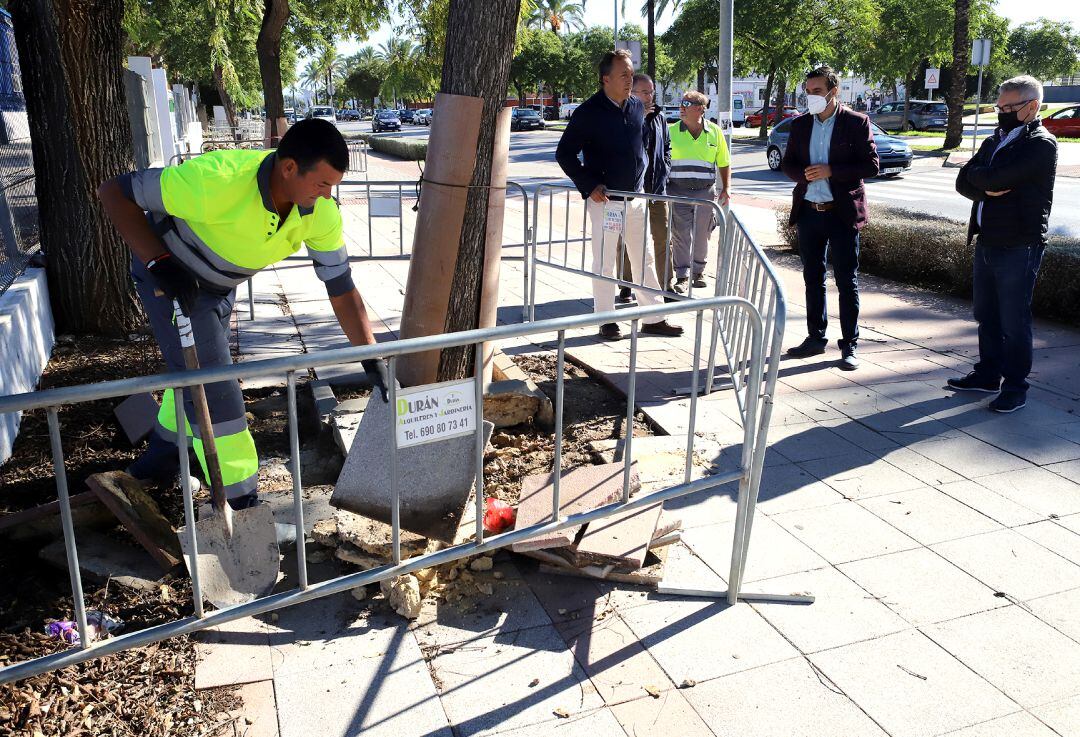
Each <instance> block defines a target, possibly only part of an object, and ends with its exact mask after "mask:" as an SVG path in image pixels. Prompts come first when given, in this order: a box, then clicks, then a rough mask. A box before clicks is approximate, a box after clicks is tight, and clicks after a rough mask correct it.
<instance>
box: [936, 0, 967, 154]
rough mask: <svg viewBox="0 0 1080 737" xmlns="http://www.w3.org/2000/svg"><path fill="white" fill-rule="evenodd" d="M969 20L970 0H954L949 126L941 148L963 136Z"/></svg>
mask: <svg viewBox="0 0 1080 737" xmlns="http://www.w3.org/2000/svg"><path fill="white" fill-rule="evenodd" d="M970 20H971V0H956V9H955V18H954V20H953V60H952V69H951V74H950V75H949V89H948V91H947V92H946V93H945V99H946V101H947V102H948V103H949V126H948V129H947V130H946V131H945V144H944V145H943V146H942V148H956V147H957V146H959V145H960V143H961V141H962V140H963V138H964V97H965V96H966V95H965V93H966V92H967V70H968V53H969V49H970V46H971V42H970V40H969V35H970V34H969V33H968V28H969V26H970Z"/></svg>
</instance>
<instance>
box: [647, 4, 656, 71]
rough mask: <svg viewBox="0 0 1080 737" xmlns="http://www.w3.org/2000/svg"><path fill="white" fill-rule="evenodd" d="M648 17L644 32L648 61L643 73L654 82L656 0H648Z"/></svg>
mask: <svg viewBox="0 0 1080 737" xmlns="http://www.w3.org/2000/svg"><path fill="white" fill-rule="evenodd" d="M648 4H649V7H648V13H647V15H648V19H647V20H646V24H647V26H646V29H647V30H646V33H648V39H647V41H646V43H647V45H648V54H649V61H648V64H647V65H646V68H645V69H646V70H645V73H646V74H648V75H649V77H650V78H651V79H652V80H653V83H654V84H655V83H656V0H648Z"/></svg>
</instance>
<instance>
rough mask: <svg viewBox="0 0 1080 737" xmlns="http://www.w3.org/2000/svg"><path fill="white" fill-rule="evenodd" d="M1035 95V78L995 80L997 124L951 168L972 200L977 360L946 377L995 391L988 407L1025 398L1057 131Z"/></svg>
mask: <svg viewBox="0 0 1080 737" xmlns="http://www.w3.org/2000/svg"><path fill="white" fill-rule="evenodd" d="M1041 103H1042V84H1041V83H1040V82H1039V81H1038V80H1037V79H1034V78H1033V77H1027V76H1023V77H1015V78H1013V79H1009V80H1006V81H1005V82H1002V83H1001V87H999V88H998V101H997V112H998V129H997V130H996V131H995V132H994V135H992V136H990V137H989V138H987V139H986V140H985V141H983V144H982V146H981V147H980V148H979V152H978V153H977V154H975V156H973V157H972V158H971V160H970V161H969V162H968V163H966V164H964V166H963V168H961V169H960V173H959V174H957V176H956V191H957V192H959V193H960V194H962V195H964V197H967V198H968V199H969V200H971V201H972V205H971V220H970V222H969V223H968V241H970V240H971V239H972V238H974V239H975V264H974V273H973V291H974V298H975V300H974V301H975V305H974V306H975V321H976V322H978V323H979V362H978V363H977V364H975V370H974V371H972V372H971V373H969V374H968V375H967V376H965V377H963V378H958V379H949V386H950V387H952V388H953V389H956V390H959V391H977V392H987V393H990V394H997V396H996V397H995V398H994V399H993V400H991V402H990V409H992V410H994V411H995V412H1015V411H1016V410H1018V409H1020V408H1021V407H1023V406H1024V405H1025V404H1026V402H1027V390H1028V383H1027V376H1028V374H1029V373H1030V372H1031V360H1032V334H1031V295H1032V292H1033V291H1034V289H1035V278H1036V277H1037V276H1038V274H1039V265H1040V264H1041V263H1042V256H1043V250H1044V249H1045V247H1046V231H1047V228H1048V226H1049V224H1050V206H1051V204H1052V203H1053V200H1054V177H1055V175H1056V172H1057V139H1055V138H1054V136H1053V135H1051V134H1050V133H1049V132H1048V131H1047V130H1046V128H1044V127H1043V125H1042V122H1041V121H1040V120H1039V117H1038V116H1039V106H1040V104H1041ZM1002 379H1004V381H1002ZM999 391H1000V393H999Z"/></svg>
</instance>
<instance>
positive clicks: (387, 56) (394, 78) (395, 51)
mask: <svg viewBox="0 0 1080 737" xmlns="http://www.w3.org/2000/svg"><path fill="white" fill-rule="evenodd" d="M415 47H416V44H414V43H413V42H412V41H410V40H409V39H407V38H396V37H395V38H390V39H388V40H387V41H386V43H384V44H383V45H382V46H380V47H379V50H378V52H377V53H376V56H377V57H378V59H379V61H381V62H382V63H383V64H385V65H386V79H385V81H384V82H383V87H384V89H389V90H390V91H391V92H392V93H393V98H394V99H395V100H396V99H397V96H398V95H399V94H401V93H403V92H406V91H408V90H409V87H410V84H409V82H410V76H411V72H412V65H413V52H414V49H415Z"/></svg>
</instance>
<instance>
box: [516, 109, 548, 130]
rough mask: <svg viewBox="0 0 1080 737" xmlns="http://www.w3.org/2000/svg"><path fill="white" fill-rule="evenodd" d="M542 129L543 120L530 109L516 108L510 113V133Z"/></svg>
mask: <svg viewBox="0 0 1080 737" xmlns="http://www.w3.org/2000/svg"><path fill="white" fill-rule="evenodd" d="M544 127H545V126H544V119H543V118H541V117H540V113H538V112H537V111H535V110H533V109H532V108H528V107H516V108H514V112H512V113H510V130H512V131H525V130H537V129H540V130H542V129H543V128H544Z"/></svg>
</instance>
